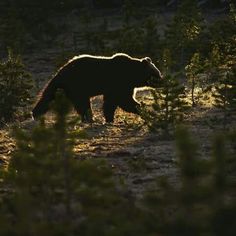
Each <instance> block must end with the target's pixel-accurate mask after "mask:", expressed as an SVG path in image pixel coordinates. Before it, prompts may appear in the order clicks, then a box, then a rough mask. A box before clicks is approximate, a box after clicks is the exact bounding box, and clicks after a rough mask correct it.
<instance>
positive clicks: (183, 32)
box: [165, 0, 204, 66]
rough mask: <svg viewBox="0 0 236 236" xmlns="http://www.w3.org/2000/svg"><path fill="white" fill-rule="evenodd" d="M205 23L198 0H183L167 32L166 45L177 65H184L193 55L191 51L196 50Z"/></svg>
mask: <svg viewBox="0 0 236 236" xmlns="http://www.w3.org/2000/svg"><path fill="white" fill-rule="evenodd" d="M203 25H204V24H203V19H202V16H201V12H200V10H199V8H198V6H197V2H196V1H195V0H194V1H192V0H184V1H181V4H180V5H179V7H178V10H177V12H176V14H175V16H174V18H173V20H172V21H171V23H170V24H169V25H168V27H167V30H166V32H165V38H166V39H165V47H166V48H169V49H170V51H171V53H172V58H173V62H174V64H175V65H177V66H180V65H183V64H184V63H185V61H186V60H188V58H189V56H190V55H191V54H190V53H191V52H192V51H196V49H197V40H198V38H199V35H200V33H201V31H202V29H203ZM176 55H177V57H176Z"/></svg>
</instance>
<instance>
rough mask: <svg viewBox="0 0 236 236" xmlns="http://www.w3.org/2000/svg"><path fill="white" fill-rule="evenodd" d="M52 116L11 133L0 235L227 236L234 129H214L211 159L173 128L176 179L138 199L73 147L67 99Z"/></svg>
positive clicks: (0, 180) (234, 191) (0, 185)
mask: <svg viewBox="0 0 236 236" xmlns="http://www.w3.org/2000/svg"><path fill="white" fill-rule="evenodd" d="M54 110H55V113H56V121H55V123H54V124H53V125H51V126H48V125H47V126H46V125H45V123H44V121H43V120H41V122H40V123H39V125H38V126H36V127H35V128H34V130H33V131H32V132H29V131H23V130H19V129H17V130H15V137H16V143H17V149H16V151H15V153H14V154H13V156H12V158H11V160H10V163H9V166H8V168H7V169H4V170H2V169H1V175H0V190H1V191H0V235H3V236H5V235H50V236H52V235H109V236H110V235H150V236H151V235H209V236H210V235H219V236H220V235H226V236H233V235H234V234H235V230H236V228H235V227H236V197H235V196H236V159H235V157H236V155H235V154H236V146H235V143H236V131H232V132H231V133H227V134H217V135H216V136H215V137H214V139H213V141H212V155H211V157H208V156H206V157H200V156H199V153H198V145H197V144H196V143H195V142H194V141H193V140H192V138H191V136H190V134H189V133H188V132H187V131H186V129H184V128H178V129H177V131H176V146H177V156H178V157H177V163H178V164H177V165H178V168H179V177H178V178H179V181H178V184H176V183H174V184H173V183H172V182H171V181H169V180H168V178H167V177H165V176H162V177H160V178H158V179H157V181H156V185H155V187H153V188H152V189H148V188H147V189H146V190H144V193H143V197H142V198H141V199H140V198H139V199H138V198H136V196H134V195H132V194H130V193H129V192H127V190H126V189H125V187H124V186H123V185H121V184H119V181H117V176H116V175H115V174H114V173H113V172H112V169H111V167H110V165H109V164H108V163H107V162H106V161H105V160H103V159H86V160H85V159H81V158H80V157H79V156H76V154H75V153H74V151H73V146H74V142H75V139H74V138H75V137H74V136H73V135H71V132H69V130H70V127H69V123H68V121H67V114H68V112H69V108H68V102H67V100H66V99H65V98H64V95H63V94H62V93H58V95H57V101H56V103H55V104H54Z"/></svg>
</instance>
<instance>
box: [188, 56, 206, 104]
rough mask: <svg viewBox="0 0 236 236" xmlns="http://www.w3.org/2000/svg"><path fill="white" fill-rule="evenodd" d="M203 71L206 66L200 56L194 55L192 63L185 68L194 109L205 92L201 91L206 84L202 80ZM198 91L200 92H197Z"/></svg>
mask: <svg viewBox="0 0 236 236" xmlns="http://www.w3.org/2000/svg"><path fill="white" fill-rule="evenodd" d="M203 71H204V66H203V64H202V62H201V59H200V54H199V53H194V54H193V56H192V58H191V61H190V63H189V64H188V65H187V66H186V67H185V74H186V76H187V80H188V83H189V85H190V92H191V102H192V106H193V107H194V106H196V104H197V101H198V100H199V98H200V96H201V94H202V92H203V90H202V91H199V90H200V88H202V85H203V82H204V81H203V79H202V76H203ZM197 89H198V91H196V90H197ZM196 100H197V101H196Z"/></svg>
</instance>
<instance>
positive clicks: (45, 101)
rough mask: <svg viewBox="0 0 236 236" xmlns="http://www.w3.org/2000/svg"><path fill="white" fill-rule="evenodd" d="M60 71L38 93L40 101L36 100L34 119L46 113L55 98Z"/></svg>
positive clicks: (33, 112) (33, 111)
mask: <svg viewBox="0 0 236 236" xmlns="http://www.w3.org/2000/svg"><path fill="white" fill-rule="evenodd" d="M59 77H60V72H59V74H56V75H55V76H54V77H53V78H52V79H51V80H49V82H48V83H47V84H46V85H45V87H44V88H43V89H42V91H41V92H40V93H39V95H38V101H37V102H36V104H35V106H34V108H33V110H32V116H33V118H34V119H36V118H38V117H39V116H41V115H43V114H45V113H46V112H47V111H48V110H49V105H50V103H51V101H52V100H53V99H54V98H55V93H56V91H57V89H58V88H59V86H58V82H59Z"/></svg>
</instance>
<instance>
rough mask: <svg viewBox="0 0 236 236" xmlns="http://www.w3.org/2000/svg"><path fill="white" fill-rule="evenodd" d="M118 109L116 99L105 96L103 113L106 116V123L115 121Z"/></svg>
mask: <svg viewBox="0 0 236 236" xmlns="http://www.w3.org/2000/svg"><path fill="white" fill-rule="evenodd" d="M116 108H117V104H115V102H114V98H112V96H107V95H104V96H103V113H104V116H105V120H106V122H113V121H114V114H115V110H116Z"/></svg>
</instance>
